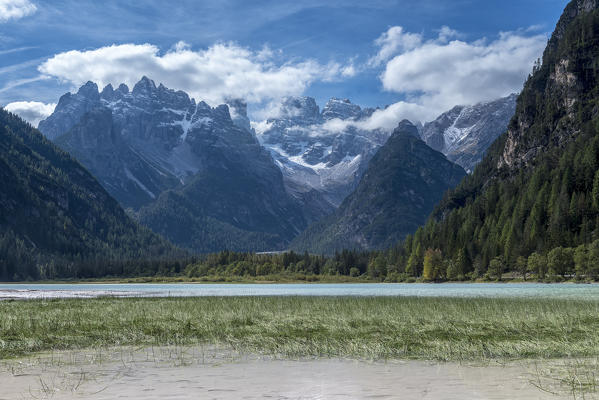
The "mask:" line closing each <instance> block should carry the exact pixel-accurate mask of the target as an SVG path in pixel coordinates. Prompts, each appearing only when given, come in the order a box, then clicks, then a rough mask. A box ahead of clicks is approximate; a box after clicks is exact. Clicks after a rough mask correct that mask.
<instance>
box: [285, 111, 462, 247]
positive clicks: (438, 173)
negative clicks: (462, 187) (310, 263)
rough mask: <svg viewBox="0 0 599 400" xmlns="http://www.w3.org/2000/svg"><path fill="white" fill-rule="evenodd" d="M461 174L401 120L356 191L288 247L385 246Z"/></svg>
mask: <svg viewBox="0 0 599 400" xmlns="http://www.w3.org/2000/svg"><path fill="white" fill-rule="evenodd" d="M465 175H466V172H465V171H464V169H463V168H462V167H460V166H459V165H457V164H454V163H452V162H451V161H449V160H447V158H446V157H445V156H444V155H443V154H442V153H440V152H438V151H435V150H433V149H432V148H430V147H429V146H427V145H426V144H425V143H424V142H423V141H422V140H421V139H420V137H419V134H418V128H417V127H416V126H415V125H413V124H412V123H411V122H409V121H407V120H404V121H402V122H400V124H399V125H398V127H397V128H396V129H395V130H394V131H393V134H392V135H391V137H390V138H389V140H388V141H387V142H386V143H385V144H384V145H383V146H382V147H381V148H380V149H379V150H378V151H377V153H376V154H375V155H374V157H373V158H372V160H371V161H370V163H369V165H368V168H367V170H366V172H365V173H364V175H363V176H362V178H361V179H360V182H359V184H358V187H357V188H356V190H355V191H354V192H353V193H351V194H350V195H349V196H348V197H347V198H346V199H345V200H344V201H343V203H341V206H340V207H339V208H338V209H337V210H336V211H335V212H334V213H333V214H332V215H331V216H330V217H328V218H325V219H323V220H322V221H320V222H318V223H316V224H313V225H311V226H310V227H309V228H308V229H307V230H305V231H304V232H303V233H302V234H301V235H300V236H299V237H297V238H296V239H295V240H294V242H293V243H292V244H291V247H292V248H293V249H295V250H300V251H302V250H310V251H312V252H316V253H326V254H331V253H334V252H335V251H341V250H343V249H383V248H386V247H390V246H392V245H394V244H395V243H397V242H399V241H400V240H403V239H404V238H405V237H406V236H407V235H408V234H410V233H413V232H414V231H416V229H418V227H419V226H421V225H422V224H423V223H424V222H425V221H426V218H427V217H428V215H429V214H430V212H431V211H432V210H433V208H434V206H435V204H436V203H437V202H439V201H440V200H441V198H442V196H443V193H444V192H445V191H446V190H447V189H449V188H453V187H455V186H456V185H457V184H458V183H459V182H460V181H461V180H462V178H463V177H464V176H465Z"/></svg>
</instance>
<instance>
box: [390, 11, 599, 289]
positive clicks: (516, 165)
mask: <svg viewBox="0 0 599 400" xmlns="http://www.w3.org/2000/svg"><path fill="white" fill-rule="evenodd" d="M578 6H579V4H578V1H573V2H571V4H570V5H569V6H568V7H567V9H566V11H565V13H564V16H563V17H562V19H561V20H560V22H559V23H558V27H557V29H556V32H555V33H554V35H553V37H552V38H551V40H550V41H549V44H548V46H547V49H546V50H545V53H544V55H543V62H542V64H541V63H540V62H539V63H537V64H536V66H535V69H534V71H533V74H532V75H531V76H530V77H529V79H528V81H527V83H526V84H525V87H524V89H523V91H522V93H521V95H520V97H519V99H518V104H517V110H516V115H515V117H514V118H513V120H512V122H511V123H510V127H509V131H508V133H506V134H504V135H503V136H501V137H500V138H499V139H498V140H497V141H496V142H495V143H494V144H493V145H492V146H491V147H490V149H489V150H488V153H487V155H486V156H485V158H484V160H483V161H482V162H481V164H479V165H478V166H477V168H476V169H475V171H474V173H473V174H472V175H471V176H469V177H467V178H466V179H464V181H463V182H462V183H461V184H460V185H459V186H458V187H457V188H456V189H454V190H451V191H449V192H448V193H447V194H446V196H445V197H444V199H443V201H442V202H441V204H440V205H439V206H438V207H437V208H436V210H435V212H434V213H433V216H432V217H431V218H430V219H429V221H428V222H427V224H426V225H425V226H423V227H422V228H420V229H418V231H417V232H416V233H415V234H414V235H413V236H411V237H409V238H408V239H407V240H406V241H405V242H404V243H403V244H402V245H401V246H400V247H401V252H402V254H404V255H405V257H404V258H405V259H403V260H402V263H403V265H404V267H405V271H406V272H407V273H409V274H411V275H420V274H424V272H426V274H425V275H427V274H428V271H422V270H421V269H420V268H424V266H425V264H426V263H425V259H426V255H427V254H428V255H429V256H431V254H429V252H434V253H435V255H434V257H435V259H437V258H440V259H441V260H442V262H443V263H445V264H446V265H447V268H445V270H446V271H448V272H451V273H446V275H452V276H456V275H457V276H466V275H468V274H470V275H471V276H477V277H480V276H484V275H485V274H486V275H487V276H492V277H498V276H500V274H501V273H502V272H506V271H518V270H522V269H524V268H525V267H524V265H527V264H529V263H531V262H532V264H536V263H537V261H535V260H538V258H537V259H536V258H535V257H541V258H543V257H545V259H546V260H547V263H548V264H551V263H552V261H551V260H552V259H553V258H554V256H555V257H557V255H556V254H557V253H556V252H558V253H559V252H560V251H561V253H560V256H559V257H561V258H562V261H561V262H556V263H554V265H558V264H560V263H561V264H562V267H560V268H558V269H559V270H558V269H556V270H554V271H553V275H560V276H565V275H568V274H573V273H574V270H573V267H572V265H574V261H573V260H574V252H575V249H579V248H582V247H580V246H583V247H585V248H586V247H589V248H592V246H593V244H594V243H595V240H597V239H599V84H598V83H599V68H598V67H599V11H597V10H596V9H595V10H592V11H589V12H581V13H579V14H578V15H577V16H576V17H575V18H573V19H572V15H575V13H574V12H573V11H574V8H575V7H578ZM566 78H567V79H566ZM565 80H567V81H568V82H566V83H564V82H565ZM571 81H572V82H574V83H571ZM510 131H511V133H514V132H516V133H517V132H521V134H520V135H518V134H515V135H512V137H510V135H509V133H510ZM514 137H515V138H516V140H515V141H514ZM509 140H512V142H511V143H508V141H509ZM510 146H511V147H512V148H514V149H515V150H514V151H513V152H511V153H510V152H509V151H508V150H506V149H507V148H508V147H510ZM506 154H508V155H509V154H512V155H513V154H515V157H516V158H515V159H513V160H511V164H510V163H506V162H502V161H503V160H504V159H505V157H506ZM506 164H507V165H506ZM559 249H562V250H559ZM580 251H582V250H579V252H580ZM533 254H534V257H533V260H532V261H531V260H530V257H529V256H531V255H533ZM559 257H558V258H559ZM429 258H430V257H429ZM565 259H568V261H567V262H566V261H564V260H565ZM563 265H567V267H563ZM548 268H549V267H548ZM533 269H534V268H533ZM584 270H586V271H587V272H586V273H587V274H589V275H590V276H593V277H594V272H592V271H591V270H588V269H584ZM456 272H457V273H456ZM537 273H538V274H539V275H541V276H543V273H541V271H537ZM433 275H434V274H433Z"/></svg>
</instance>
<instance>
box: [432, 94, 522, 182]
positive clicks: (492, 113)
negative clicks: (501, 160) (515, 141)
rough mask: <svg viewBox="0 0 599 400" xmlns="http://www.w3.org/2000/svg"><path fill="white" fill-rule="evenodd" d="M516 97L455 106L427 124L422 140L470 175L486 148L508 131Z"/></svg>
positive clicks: (511, 96) (514, 95)
mask: <svg viewBox="0 0 599 400" xmlns="http://www.w3.org/2000/svg"><path fill="white" fill-rule="evenodd" d="M516 99H517V95H516V94H512V95H510V96H508V97H504V98H501V99H498V100H495V101H491V102H486V103H479V104H476V105H474V106H467V107H466V106H456V107H454V108H452V109H451V110H449V111H447V112H446V113H443V114H441V115H440V116H439V117H438V118H437V119H436V120H434V121H432V122H428V123H426V124H425V125H424V128H423V130H422V133H421V135H422V139H423V140H424V141H425V142H426V143H427V144H428V145H429V146H431V147H432V148H433V149H435V150H437V151H440V152H442V153H443V154H445V155H446V156H447V158H448V159H450V160H451V161H453V162H455V163H457V164H459V165H461V166H462V167H463V168H464V169H465V170H466V171H468V172H471V171H472V170H474V167H475V166H476V164H478V163H479V162H480V161H481V159H482V157H483V155H484V154H485V151H486V150H487V148H488V147H489V146H490V145H491V143H493V141H494V140H495V139H497V137H499V135H501V134H502V133H504V132H505V131H506V130H507V126H508V124H509V122H510V119H511V118H512V116H513V115H514V112H515V110H516Z"/></svg>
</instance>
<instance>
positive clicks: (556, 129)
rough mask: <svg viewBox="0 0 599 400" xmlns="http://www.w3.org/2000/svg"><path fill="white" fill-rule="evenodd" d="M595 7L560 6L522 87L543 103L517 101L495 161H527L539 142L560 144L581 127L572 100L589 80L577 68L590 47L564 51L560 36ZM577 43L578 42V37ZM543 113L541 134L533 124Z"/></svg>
mask: <svg viewBox="0 0 599 400" xmlns="http://www.w3.org/2000/svg"><path fill="white" fill-rule="evenodd" d="M598 8H599V0H574V1H571V2H570V3H569V4H568V6H567V7H566V8H565V10H564V13H563V14H562V16H561V18H560V20H559V22H558V23H557V26H556V28H555V31H554V32H553V35H552V36H551V39H550V40H549V43H548V44H547V47H546V49H545V52H544V53H543V63H542V65H539V66H537V67H536V69H535V71H534V73H533V76H532V77H531V79H530V80H529V83H530V85H528V87H525V90H528V91H529V92H532V91H536V92H538V95H539V96H542V97H543V98H544V99H545V104H544V107H543V108H541V109H537V110H535V108H539V107H537V106H536V105H533V104H519V107H518V109H517V111H516V115H515V117H514V118H513V120H512V121H511V123H510V126H509V129H508V131H507V136H506V139H505V146H504V149H503V152H502V154H501V157H500V158H499V160H498V162H497V167H498V168H503V167H505V168H508V169H511V170H515V169H517V168H520V167H525V166H528V165H530V164H531V163H532V162H533V161H534V159H535V158H536V157H537V155H539V154H540V153H541V152H542V151H543V148H545V147H547V146H549V145H558V146H563V145H565V144H566V143H567V142H569V141H570V140H571V139H572V138H573V137H575V136H576V135H577V133H578V132H579V130H580V127H579V126H575V125H576V124H573V121H574V120H575V119H576V118H575V115H574V114H575V112H576V108H577V102H579V101H580V100H581V99H582V98H583V97H585V96H586V95H587V92H588V91H589V89H591V86H592V84H593V83H594V82H591V81H585V79H586V77H587V75H589V74H588V73H582V71H581V69H584V68H587V69H588V67H586V65H592V63H593V62H595V61H594V56H595V55H594V54H593V52H592V49H590V50H589V51H578V52H570V51H564V50H566V49H565V48H564V46H565V43H564V36H565V35H566V33H567V31H568V29H572V24H573V23H575V20H576V19H577V18H578V17H580V16H583V15H585V14H588V13H591V12H597V9H598ZM575 29H576V28H575ZM580 35H581V34H577V36H580ZM591 39H593V38H589V40H591ZM578 40H580V38H577V41H578ZM577 46H579V47H580V43H577ZM533 85H536V86H533ZM523 93H524V92H523ZM564 116H567V117H568V118H563V117H564ZM542 118H545V119H548V120H549V122H550V125H551V126H545V127H544V129H545V130H546V132H543V134H541V132H535V131H536V129H534V125H537V126H539V125H541V123H540V120H541V119H542ZM546 133H549V134H546Z"/></svg>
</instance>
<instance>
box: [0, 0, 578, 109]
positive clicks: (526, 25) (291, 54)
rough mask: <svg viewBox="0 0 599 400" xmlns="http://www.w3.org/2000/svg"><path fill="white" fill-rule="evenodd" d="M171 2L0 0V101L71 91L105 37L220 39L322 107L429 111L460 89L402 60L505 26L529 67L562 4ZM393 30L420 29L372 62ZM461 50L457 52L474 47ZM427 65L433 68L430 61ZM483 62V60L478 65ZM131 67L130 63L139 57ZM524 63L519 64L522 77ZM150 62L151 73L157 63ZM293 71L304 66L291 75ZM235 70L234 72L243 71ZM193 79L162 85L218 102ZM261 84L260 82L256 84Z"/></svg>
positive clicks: (200, 42)
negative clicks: (339, 100) (348, 103)
mask: <svg viewBox="0 0 599 400" xmlns="http://www.w3.org/2000/svg"><path fill="white" fill-rule="evenodd" d="M11 3H13V4H12V6H15V7H17V8H18V7H29V8H27V9H25V11H24V12H22V13H21V14H22V15H21V14H18V12H17V14H14V13H13V14H11V15H8V14H6V13H7V12H8V11H7V10H10V8H8V9H7V7H10V6H11ZM169 3H173V4H168V5H167V2H164V1H153V0H150V1H127V2H125V1H112V0H108V1H86V0H52V1H42V0H0V104H3V105H6V104H8V103H11V102H17V101H35V102H42V103H56V102H57V101H58V98H59V97H60V95H61V94H63V93H64V92H66V91H69V90H73V89H74V87H76V86H77V85H78V84H79V83H80V81H81V80H83V79H85V74H84V73H82V72H81V71H84V70H87V67H86V64H85V63H94V64H96V65H97V64H98V58H94V57H91V58H89V57H88V58H85V57H87V56H88V55H89V54H88V53H86V52H87V51H94V50H97V49H100V48H104V47H106V46H111V45H123V44H135V45H143V44H149V45H152V46H154V50H156V51H157V53H156V57H158V58H160V57H161V56H162V55H164V54H165V53H167V52H169V51H173V49H174V46H176V44H177V43H179V42H185V44H180V45H179V47H180V48H181V49H185V51H188V52H205V51H207V50H209V49H211V48H213V46H215V45H216V44H219V43H220V44H223V45H225V46H234V47H233V48H234V49H235V51H236V52H237V53H236V54H238V55H239V52H240V51H242V50H244V51H247V52H249V53H248V54H245V56H244V55H242V56H241V57H242V58H243V57H246V58H248V59H250V60H251V62H252V63H253V64H252V65H253V66H252V67H251V68H254V67H256V68H257V71H258V72H257V73H259V72H260V71H262V72H264V71H265V70H267V71H270V72H273V70H276V72H279V73H281V74H284V73H286V71H287V70H286V69H285V67H288V66H293V67H294V68H295V69H294V72H297V73H298V78H297V79H298V81H301V84H300V85H298V86H297V87H294V88H293V89H289V93H286V92H285V90H284V89H285V88H280V87H276V88H274V89H273V91H274V92H276V93H279V92H280V93H283V94H305V95H310V96H313V97H315V98H316V99H317V102H318V103H319V104H320V105H323V104H324V102H326V100H327V99H328V98H330V97H333V96H335V97H347V98H350V99H351V100H352V101H353V102H354V103H357V104H360V105H363V106H373V107H375V106H384V105H387V104H394V103H396V102H408V103H415V104H419V105H420V106H422V107H427V108H435V112H436V111H438V110H437V108H439V109H440V108H441V107H443V106H445V105H446V104H449V102H450V101H451V100H452V98H448V95H447V93H449V92H450V91H462V88H461V87H460V86H459V85H458V84H456V86H454V87H452V88H447V90H446V91H445V92H446V93H445V95H444V96H445V97H442V96H441V97H439V96H436V97H435V95H433V94H430V93H429V94H430V96H429V97H423V96H424V95H426V94H427V93H428V92H430V91H435V89H434V88H431V87H427V85H426V84H425V83H420V84H413V85H411V86H410V85H408V84H407V83H405V82H401V81H400V80H401V79H409V77H406V76H404V75H402V73H401V71H404V70H405V69H406V68H407V67H406V62H409V60H408V58H409V57H411V56H412V55H414V57H416V56H418V54H420V55H422V52H423V51H425V50H426V49H424V47H425V46H426V45H427V43H428V45H430V46H429V47H430V49H431V50H430V51H429V53H430V52H434V51H440V52H445V53H447V50H448V49H447V48H446V47H447V46H448V44H447V43H448V42H449V41H459V42H460V43H465V44H468V45H469V46H471V47H476V46H479V45H480V46H483V47H484V46H488V48H487V47H485V48H484V49H479V50H480V51H479V50H476V51H475V52H478V54H479V55H478V56H476V57H480V53H481V52H482V53H485V54H487V53H486V52H487V51H491V52H492V51H495V49H496V48H499V47H503V42H502V43H499V42H498V43H497V45H496V46H492V45H491V44H492V43H493V42H494V41H495V42H496V41H498V40H504V39H505V37H503V36H500V33H501V32H512V33H511V35H512V37H510V40H512V39H514V38H515V39H514V40H520V42H518V44H517V45H516V46H520V47H527V49H528V48H531V47H534V48H533V49H528V50H526V49H524V50H526V51H524V50H522V48H520V47H519V48H518V49H516V50H513V51H512V50H510V51H512V53H510V54H512V55H513V56H514V57H518V58H517V60H518V62H522V63H524V64H526V63H528V62H530V61H529V60H528V61H526V60H524V61H522V59H523V58H526V57H528V58H530V55H531V54H533V53H534V52H536V53H540V50H539V49H542V46H539V41H538V40H537V41H526V40H525V39H527V38H528V39H530V38H534V37H537V38H538V37H539V36H541V35H544V36H545V37H546V35H547V34H548V33H550V32H551V31H552V30H553V28H554V26H555V23H556V22H557V19H558V18H559V16H560V14H561V12H562V10H563V8H564V7H565V5H566V4H567V1H566V0H520V1H517V0H503V1H498V0H484V1H483V0H478V1H474V0H453V1H446V0H443V1H441V0H395V1H393V0H386V1H378V0H374V1H367V0H362V1H353V0H346V1H338V0H330V1H328V2H322V1H311V0H307V1H286V0H279V1H270V0H257V1H243V0H220V1H173V2H169ZM3 4H4V5H3ZM323 4H324V5H323ZM3 7H4V8H3ZM3 10H4V13H5V15H4V17H3V16H2V13H3ZM13 10H14V9H13ZM392 27H401V29H402V32H403V33H401V34H400V35H396V38H400V40H403V39H401V38H404V37H405V34H409V35H417V40H416V44H414V45H410V46H407V47H405V46H404V47H401V46H400V47H401V49H399V50H398V49H397V48H396V50H395V52H394V53H391V54H390V55H389V56H387V57H385V58H384V59H383V60H382V61H380V62H378V63H373V62H372V58H373V57H375V56H376V55H377V53H378V52H379V51H381V49H382V46H383V45H382V44H381V42H379V44H378V45H377V44H376V43H375V40H377V38H380V37H381V35H383V34H384V33H385V32H387V31H388V30H389V29H390V28H392ZM442 27H448V28H451V29H452V30H454V31H453V33H452V36H451V37H450V38H449V39H447V40H445V41H441V40H440V37H439V32H440V30H441V29H442ZM395 32H398V31H395ZM402 35H403V36H402ZM502 38H503V39H502ZM390 40H391V39H390ZM505 40H506V41H507V39H505ZM433 41H435V42H434V43H433ZM481 43H482V44H481ZM458 47H459V46H458ZM265 48H267V49H268V50H269V52H268V54H267V56H264V54H265V53H264V49H265ZM489 49H490V50H489ZM466 50H467V49H466ZM470 50H472V49H470ZM470 50H467V51H466V53H460V54H472V51H470ZM69 51H78V52H79V53H78V54H77V55H76V56H77V57H78V58H77V62H78V63H79V64H77V62H73V65H74V67H73V68H77V70H76V71H72V70H69V68H62V67H61V66H59V65H52V64H50V65H47V68H46V69H45V70H43V71H42V72H40V66H41V65H42V64H43V63H44V62H46V61H47V60H48V59H51V58H52V57H53V56H55V55H57V54H62V53H67V52H69ZM115 51H116V50H115ZM427 51H428V50H427ZM498 51H499V50H498ZM406 53H407V54H406ZM524 53H526V54H524ZM536 53H535V54H536ZM119 54H122V52H121V53H119ZM194 54H195V53H194ZM219 54H220V53H219ZM402 54H404V55H406V56H405V57H403V59H397V60H395V61H394V57H397V56H401V55H402ZM539 55H540V54H539ZM143 57H146V58H143V59H140V61H139V62H140V66H139V68H138V69H139V71H144V68H145V67H144V66H143V65H142V64H141V63H143V62H145V61H143V60H147V59H148V58H147V57H149V56H148V55H147V54H146V55H145V56H143ZM207 57H209V55H207V54H205V53H202V54H201V56H200V57H199V58H197V60H199V61H198V62H207V63H210V62H211V60H212V59H210V58H207ZM215 57H216V56H215ZM218 57H220V55H218ZM236 57H237V56H236ZM448 57H449V56H448ZM173 58H174V57H173ZM498 58H501V57H498ZM61 60H62V61H63V62H66V63H70V62H71V59H70V58H68V57H67V56H63V57H62V58H61ZM94 60H95V61H94ZM206 60H209V61H206ZM393 61H394V63H392V62H393ZM508 61H509V60H508ZM129 62H131V61H129ZM164 62H166V61H160V63H162V64H161V65H162V66H163V67H164V68H165V69H164V70H161V71H162V72H157V73H156V75H158V76H157V77H153V76H150V78H153V79H155V80H157V81H160V80H161V79H160V78H161V77H162V76H163V75H161V74H162V73H165V72H164V71H165V70H166V71H175V72H174V73H175V74H176V73H177V72H176V71H177V70H176V68H179V67H180V68H186V69H189V68H190V64H189V63H192V62H193V60H188V61H187V62H186V63H184V65H183V66H180V65H179V64H177V65H176V66H175V67H172V65H171V64H169V65H168V66H164V65H163V64H164ZM169 62H170V61H169ZM173 62H179V61H173ZM422 62H423V63H424V62H427V61H426V60H422ZM428 62H429V64H430V62H431V61H430V60H429V61H428ZM306 63H311V64H309V65H308V64H306ZM486 63H488V61H485V64H486ZM55 64H57V63H55ZM134 64H135V65H136V66H137V63H134ZM427 65H428V64H427ZM526 65H527V64H526ZM526 65H524V67H521V68H520V72H518V73H519V74H520V75H521V74H522V72H521V71H522V70H523V68H525V67H526ZM63 67H64V66H63ZM348 67H351V68H348ZM415 67H417V65H416V66H415ZM61 68H62V69H61ZM98 68H99V67H98ZM106 68H108V67H106ZM135 68H137V67H135ZM148 68H149V69H148V71H150V72H152V71H157V70H156V69H153V68H150V67H148ZM161 68H162V67H161ZM172 68H175V69H172ZM394 68H395V69H394ZM484 68H487V72H486V73H487V74H488V73H489V72H488V69H489V67H488V66H485V67H484ZM498 68H499V66H498ZM526 68H527V67H526ZM298 69H301V70H302V72H298V71H297V70H298ZM306 69H309V71H306ZM425 69H426V68H425ZM253 70H254V69H252V71H253ZM216 71H218V69H216ZM397 71H399V72H397ZM209 72H210V73H213V72H214V71H213V70H210V71H209ZM119 73H121V72H120V70H119V71H116V70H115V71H111V72H110V74H107V73H105V72H104V71H94V70H92V69H91V67H90V72H89V79H92V80H98V79H100V80H102V79H104V80H103V82H105V83H106V82H112V81H113V80H116V79H118V77H119V75H118V74H119ZM197 73H208V72H206V71H205V70H203V69H202V70H199V71H196V72H194V74H197ZM102 74H104V75H102ZM301 74H303V75H301ZM385 74H386V75H385ZM428 74H429V75H426V76H423V77H417V78H416V79H415V80H414V81H415V82H418V79H422V82H424V80H427V81H428V80H430V79H431V78H430V77H431V76H433V75H434V76H437V75H438V74H437V72H435V73H434V74H433V72H432V71H428ZM431 74H433V75H431ZM513 74H516V72H513ZM75 75H76V76H75ZM383 75H385V76H386V79H385V78H383V77H382V76H383ZM474 75H476V73H475V74H474ZM503 75H505V74H503ZM503 75H502V74H499V75H497V76H495V75H493V76H487V77H486V78H485V79H486V80H487V81H493V82H495V81H498V80H501V79H507V80H510V79H511V80H514V79H519V78H518V77H517V76H516V77H514V76H510V77H505V76H503ZM164 76H167V75H164ZM41 78H43V79H41ZM233 78H235V79H237V80H239V79H241V80H243V76H241V77H233ZM130 79H133V78H132V77H131V78H130ZM169 79H170V78H169ZM260 79H261V78H260V77H256V80H255V81H252V80H251V79H250V82H249V83H248V85H262V84H263V82H264V80H260ZM264 79H265V80H266V82H268V81H270V80H272V77H271V76H266V77H265V78H264ZM448 79H449V80H451V76H450V75H449V76H448V75H445V76H444V77H443V80H448ZM123 81H126V79H123ZM202 82H203V81H202V80H201V79H200V80H199V81H198V80H197V79H193V80H189V82H186V81H184V80H183V79H181V80H179V81H172V85H171V86H173V85H174V86H181V87H178V88H180V89H186V90H188V91H190V92H192V93H193V94H196V96H194V97H200V96H201V94H202V93H203V90H205V92H206V93H207V94H206V96H207V98H208V99H214V100H215V101H216V100H217V99H218V96H221V95H222V96H224V95H226V93H225V94H223V93H222V90H224V89H222V90H221V89H218V90H217V89H215V88H210V89H207V88H203V87H202ZM157 83H158V82H157ZM280 85H283V86H287V87H289V86H290V83H289V82H286V81H284V80H281V82H280ZM419 85H420V86H419ZM510 85H511V86H509V85H507V84H506V87H508V86H509V88H511V87H513V86H514V84H513V83H510ZM167 86H168V85H167ZM188 86H189V87H188ZM227 87H228V88H230V87H231V86H230V85H229V86H227ZM268 89H269V88H268V87H266V88H264V91H266V90H268ZM219 90H220V91H219ZM227 90H229V89H227ZM230 90H231V91H232V93H231V95H239V96H244V95H247V96H249V97H250V103H252V101H253V102H255V103H256V104H259V106H258V105H257V106H255V109H258V108H260V107H262V108H261V109H264V108H265V107H266V104H268V103H269V101H273V98H270V97H269V96H268V95H266V94H264V92H260V93H259V94H256V93H255V92H254V91H253V90H254V89H253V88H249V89H247V90H246V89H245V88H243V89H242V88H240V87H239V86H238V84H235V86H234V89H230ZM468 90H470V91H471V92H475V91H477V90H479V89H475V88H467V89H465V90H464V92H468ZM503 90H504V91H505V90H506V89H503ZM296 92H300V93H296ZM208 93H209V94H208ZM499 93H503V92H502V91H501V90H500V89H497V90H495V91H489V93H488V96H492V95H493V94H499ZM481 99H484V98H482V97H481ZM455 100H456V101H460V100H461V101H468V100H472V101H474V100H479V99H478V98H476V96H474V97H472V96H470V97H468V96H461V97H460V96H457V97H456V98H455ZM403 109H405V108H403ZM403 109H402V110H403ZM402 112H404V111H402ZM258 114H259V113H258ZM258 114H257V115H258ZM421 114H422V113H421ZM418 115H420V114H418ZM423 115H424V114H423Z"/></svg>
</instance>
